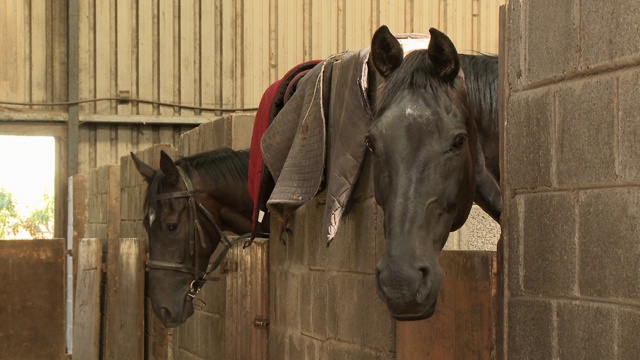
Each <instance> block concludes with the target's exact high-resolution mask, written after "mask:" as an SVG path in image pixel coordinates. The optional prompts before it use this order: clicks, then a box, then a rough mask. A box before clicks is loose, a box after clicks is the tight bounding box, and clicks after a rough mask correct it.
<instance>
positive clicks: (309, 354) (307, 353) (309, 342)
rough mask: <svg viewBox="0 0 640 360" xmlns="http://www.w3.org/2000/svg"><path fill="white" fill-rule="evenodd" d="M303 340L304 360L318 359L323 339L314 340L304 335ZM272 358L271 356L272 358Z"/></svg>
mask: <svg viewBox="0 0 640 360" xmlns="http://www.w3.org/2000/svg"><path fill="white" fill-rule="evenodd" d="M303 340H304V357H303V359H305V360H320V359H321V358H320V348H321V346H322V344H323V341H320V340H316V339H314V338H310V337H307V336H305V337H304V338H303ZM272 359H273V358H272Z"/></svg>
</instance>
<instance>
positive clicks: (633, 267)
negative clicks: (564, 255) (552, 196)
mask: <svg viewBox="0 0 640 360" xmlns="http://www.w3.org/2000/svg"><path fill="white" fill-rule="evenodd" d="M578 206H579V207H578V209H579V210H578V211H579V213H578V214H579V218H580V226H579V229H578V232H579V237H580V240H579V241H580V243H579V244H580V245H579V256H578V261H579V268H580V279H579V284H580V294H581V295H584V296H593V297H602V298H615V299H621V298H623V299H629V300H633V301H637V299H639V298H640V260H639V259H640V246H638V239H639V238H640V188H637V187H628V188H614V189H603V190H590V191H584V192H581V193H580V199H579V205H578Z"/></svg>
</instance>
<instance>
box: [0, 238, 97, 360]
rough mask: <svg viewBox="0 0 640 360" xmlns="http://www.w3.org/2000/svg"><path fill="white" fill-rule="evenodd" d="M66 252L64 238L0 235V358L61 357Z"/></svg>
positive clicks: (63, 340) (63, 332)
mask: <svg viewBox="0 0 640 360" xmlns="http://www.w3.org/2000/svg"><path fill="white" fill-rule="evenodd" d="M65 257H66V255H65V240H64V239H53V240H30V241H23V240H2V241H0V278H1V279H2V291H0V304H2V306H1V307H0V324H2V325H1V326H0V358H2V359H63V358H64V356H65V311H64V308H65V307H64V306H65V288H64V283H65V281H64V279H65ZM35 290H37V294H36V293H34V291H35ZM87 359H88V358H87Z"/></svg>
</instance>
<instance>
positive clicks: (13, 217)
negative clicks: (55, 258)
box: [0, 188, 54, 239]
mask: <svg viewBox="0 0 640 360" xmlns="http://www.w3.org/2000/svg"><path fill="white" fill-rule="evenodd" d="M44 201H45V205H44V207H43V208H40V209H35V210H34V211H32V212H31V214H29V216H27V217H26V218H22V217H20V216H19V214H18V212H17V211H16V201H15V199H14V198H13V195H12V194H11V193H9V192H8V191H6V190H5V189H2V188H0V239H3V238H6V237H7V235H8V234H9V231H11V233H13V235H16V234H18V233H19V232H20V231H21V229H24V230H26V231H27V232H28V233H29V234H30V235H31V237H33V238H49V237H51V234H52V233H53V216H54V211H53V207H54V199H53V198H52V197H50V196H49V195H48V194H44Z"/></svg>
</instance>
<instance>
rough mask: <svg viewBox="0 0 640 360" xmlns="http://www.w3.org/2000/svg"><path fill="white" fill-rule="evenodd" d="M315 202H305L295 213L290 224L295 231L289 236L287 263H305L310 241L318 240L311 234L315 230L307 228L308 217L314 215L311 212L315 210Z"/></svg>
mask: <svg viewBox="0 0 640 360" xmlns="http://www.w3.org/2000/svg"><path fill="white" fill-rule="evenodd" d="M313 208H314V207H313V204H305V205H303V206H302V207H300V208H299V209H298V210H296V212H295V213H294V214H293V217H292V219H291V221H290V222H289V224H288V226H289V228H290V230H291V231H292V233H293V236H291V237H289V238H287V243H286V248H287V263H288V265H289V266H291V265H304V264H305V263H306V261H305V258H304V256H305V247H306V246H307V244H308V243H309V242H312V241H316V240H315V239H313V238H312V237H311V236H309V235H310V234H314V232H313V231H311V230H307V218H309V217H310V216H313V215H312V214H310V212H311V211H313Z"/></svg>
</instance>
